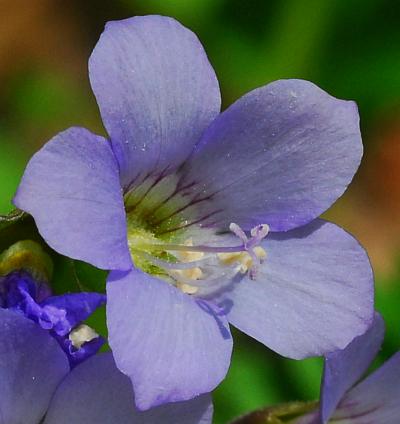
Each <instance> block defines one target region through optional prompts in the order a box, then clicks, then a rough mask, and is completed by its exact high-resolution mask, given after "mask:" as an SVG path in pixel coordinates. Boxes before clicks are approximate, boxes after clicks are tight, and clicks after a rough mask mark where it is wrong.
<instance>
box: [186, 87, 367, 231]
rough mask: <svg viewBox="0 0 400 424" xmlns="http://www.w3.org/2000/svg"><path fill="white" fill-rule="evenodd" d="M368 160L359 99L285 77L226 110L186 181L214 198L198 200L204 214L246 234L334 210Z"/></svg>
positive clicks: (288, 225) (281, 227) (300, 222)
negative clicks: (340, 97)
mask: <svg viewBox="0 0 400 424" xmlns="http://www.w3.org/2000/svg"><path fill="white" fill-rule="evenodd" d="M361 156H362V144H361V136H360V130H359V117H358V112H357V107H356V105H355V104H354V103H353V102H349V101H343V100H338V99H335V98H334V97H331V96H330V95H328V94H327V93H325V92H324V91H323V90H321V89H320V88H318V87H317V86H315V85H314V84H312V83H310V82H307V81H302V80H281V81H276V82H273V83H272V84H269V85H267V86H265V87H262V88H259V89H256V90H254V91H252V92H250V93H248V94H247V95H245V96H244V97H242V98H241V99H239V100H238V101H237V102H236V103H235V104H233V105H232V106H231V107H230V108H228V109H227V110H226V111H225V112H224V113H222V114H221V115H220V116H219V117H218V118H217V119H216V120H215V121H214V122H213V124H212V125H211V126H210V128H209V129H208V130H207V131H206V132H205V134H204V136H203V138H202V141H201V143H200V145H199V146H198V148H196V154H195V155H193V156H192V159H191V160H189V161H188V162H187V163H186V165H185V169H184V172H183V175H184V180H185V182H186V183H188V182H189V183H190V182H195V183H197V191H198V192H199V193H201V196H202V198H205V199H207V198H209V199H211V201H209V202H203V203H198V205H197V207H198V214H199V216H200V217H204V216H208V215H210V214H212V222H213V223H214V224H216V225H219V226H220V227H223V228H226V227H227V226H228V225H229V224H230V223H231V222H235V223H238V224H239V225H241V226H242V227H243V228H245V229H250V228H251V227H253V226H255V225H258V224H260V223H265V224H268V225H269V226H270V228H271V230H272V231H286V230H289V229H292V228H295V227H298V226H300V225H304V224H306V223H308V222H310V221H311V220H312V219H314V218H316V217H317V216H319V215H320V214H321V213H322V212H323V211H325V210H326V209H327V208H329V206H330V205H331V204H332V203H333V202H334V201H335V200H336V199H337V198H338V197H340V196H341V195H342V193H343V192H344V191H345V189H346V187H347V185H348V184H349V183H350V181H351V179H352V178H353V175H354V173H355V172H356V170H357V168H358V166H359V163H360V159H361ZM196 201H197V202H198V199H197V200H196ZM217 212H218V213H217ZM210 222H211V221H210Z"/></svg>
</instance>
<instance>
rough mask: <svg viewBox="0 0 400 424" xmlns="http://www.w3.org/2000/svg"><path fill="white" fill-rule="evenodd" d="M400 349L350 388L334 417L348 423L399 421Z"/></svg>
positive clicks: (394, 422)
mask: <svg viewBox="0 0 400 424" xmlns="http://www.w3.org/2000/svg"><path fill="white" fill-rule="evenodd" d="M399 398H400V352H398V353H396V354H395V355H393V356H392V357H391V358H390V359H389V360H388V361H387V362H385V363H384V364H383V365H382V366H381V367H380V368H379V369H378V370H377V371H375V372H374V373H373V374H371V375H370V376H369V377H368V378H366V379H365V380H364V381H362V382H361V383H360V384H358V385H357V386H356V387H354V388H353V389H352V390H351V391H350V392H348V393H347V394H346V395H345V397H344V399H343V401H342V402H341V403H340V404H339V408H338V409H337V410H336V412H335V414H334V415H333V417H332V418H333V419H335V420H336V419H337V420H339V419H343V420H344V421H343V422H346V423H348V424H375V423H376V424H378V423H379V424H398V422H399V417H400V402H399Z"/></svg>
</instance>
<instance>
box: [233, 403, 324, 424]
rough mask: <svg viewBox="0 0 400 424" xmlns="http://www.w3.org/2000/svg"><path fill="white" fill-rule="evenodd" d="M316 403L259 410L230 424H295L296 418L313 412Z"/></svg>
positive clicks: (285, 405)
mask: <svg viewBox="0 0 400 424" xmlns="http://www.w3.org/2000/svg"><path fill="white" fill-rule="evenodd" d="M317 407H318V402H290V403H284V404H281V405H277V406H272V407H269V408H265V409H259V410H257V411H254V412H252V413H250V414H248V415H245V416H244V417H240V418H238V419H236V420H234V421H232V423H231V424H296V421H297V419H298V418H301V417H303V416H304V415H306V414H308V413H310V412H312V411H315V410H316V409H317Z"/></svg>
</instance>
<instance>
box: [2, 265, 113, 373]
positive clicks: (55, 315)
mask: <svg viewBox="0 0 400 424" xmlns="http://www.w3.org/2000/svg"><path fill="white" fill-rule="evenodd" d="M105 300H106V298H105V296H104V295H102V294H99V293H71V294H64V295H61V296H51V290H50V287H49V286H48V285H47V284H46V283H43V282H39V281H37V280H36V279H34V278H33V277H32V275H31V274H30V273H28V272H25V271H14V272H12V273H10V274H8V275H6V276H4V277H0V303H1V307H2V308H5V309H9V310H12V311H15V312H17V313H19V314H21V315H23V316H25V317H26V318H29V319H30V320H32V321H34V322H36V323H37V324H39V325H40V327H42V328H43V329H44V330H48V331H49V332H50V335H51V336H52V337H54V338H55V339H57V341H58V342H59V344H60V346H61V347H62V348H63V350H64V352H65V353H66V354H67V357H68V360H69V362H70V365H71V366H75V365H76V364H78V363H79V362H81V361H82V360H84V359H86V358H88V357H89V356H91V355H93V354H95V353H96V352H97V351H98V350H99V349H100V347H101V346H102V345H103V344H104V339H103V338H102V337H100V336H99V335H98V334H96V333H95V332H94V331H93V330H92V329H90V328H89V327H88V326H86V325H85V324H82V322H83V321H84V320H86V319H87V318H88V317H89V316H90V315H91V314H92V313H93V312H94V311H95V310H96V309H97V308H98V307H99V306H101V305H102V304H104V303H105Z"/></svg>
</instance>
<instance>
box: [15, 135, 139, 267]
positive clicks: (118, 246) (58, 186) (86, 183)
mask: <svg viewBox="0 0 400 424" xmlns="http://www.w3.org/2000/svg"><path fill="white" fill-rule="evenodd" d="M14 204H15V206H17V207H18V208H20V209H22V210H24V211H26V212H28V213H30V214H31V215H33V217H34V219H35V222H36V225H37V226H38V229H39V232H40V234H41V235H42V236H43V238H44V239H45V240H46V242H47V243H48V244H49V245H50V246H51V247H52V248H53V249H54V250H56V251H58V252H59V253H61V254H63V255H66V256H69V257H71V258H74V259H80V260H82V261H86V262H89V263H91V264H92V265H95V266H97V267H98V268H102V269H129V268H130V267H131V265H132V262H131V258H130V255H129V251H128V246H127V240H126V222H125V211H124V204H123V199H122V193H121V188H120V185H119V175H118V166H117V163H116V161H115V158H114V156H113V153H112V150H111V148H110V146H109V144H108V142H107V141H106V140H104V139H103V138H102V137H99V136H95V135H93V134H91V133H90V132H89V131H87V130H85V129H83V128H70V129H68V130H66V131H64V132H62V133H60V134H58V135H57V136H56V137H54V138H53V139H52V140H51V141H50V142H48V143H47V144H45V146H44V147H43V148H42V149H41V150H39V152H37V153H36V154H35V155H34V156H33V158H32V159H31V160H30V161H29V163H28V166H27V168H26V170H25V173H24V176H23V177H22V181H21V184H20V185H19V187H18V191H17V194H16V195H15V198H14Z"/></svg>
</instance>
